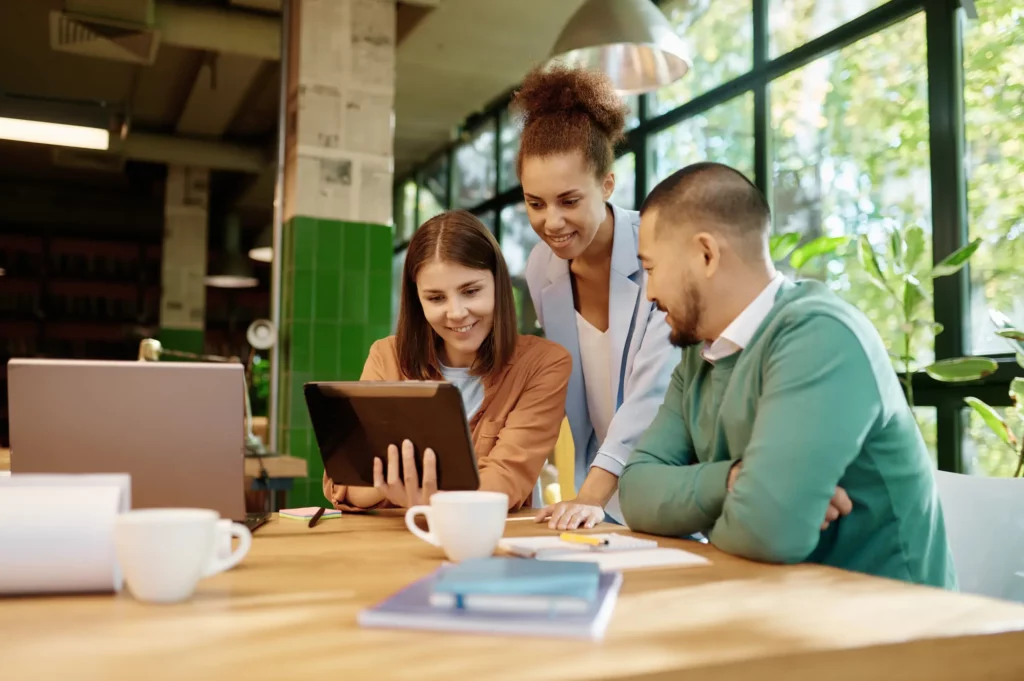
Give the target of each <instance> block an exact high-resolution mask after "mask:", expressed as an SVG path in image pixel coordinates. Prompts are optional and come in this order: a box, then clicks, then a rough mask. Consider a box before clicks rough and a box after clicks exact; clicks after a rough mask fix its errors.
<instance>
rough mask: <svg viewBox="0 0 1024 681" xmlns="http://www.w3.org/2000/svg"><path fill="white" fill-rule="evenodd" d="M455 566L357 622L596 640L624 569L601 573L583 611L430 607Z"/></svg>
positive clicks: (412, 586)
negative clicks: (441, 581) (443, 579)
mask: <svg viewBox="0 0 1024 681" xmlns="http://www.w3.org/2000/svg"><path fill="white" fill-rule="evenodd" d="M451 567H452V566H445V567H441V568H439V569H438V570H437V571H436V572H434V573H433V574H431V575H429V576H427V577H424V578H423V579H421V580H419V581H416V582H413V583H412V584H410V585H409V586H407V587H405V588H404V589H402V590H401V591H399V592H398V593H396V594H394V595H393V596H391V597H389V598H387V599H386V600H384V601H383V602H381V603H379V604H377V605H375V606H373V607H371V608H367V609H365V610H362V611H361V612H360V613H359V615H358V618H357V621H358V622H359V625H360V626H364V627H380V628H385V629H425V630H431V631H449V632H463V633H470V634H510V635H522V636H538V637H543V638H551V637H568V638H589V639H595V640H596V639H601V638H603V637H604V633H605V631H606V630H607V628H608V622H609V621H610V620H611V617H612V611H613V610H614V609H615V602H616V600H617V599H618V594H619V589H620V588H621V586H622V573H621V572H605V573H602V574H601V575H600V576H599V578H598V587H597V595H596V597H595V598H594V600H593V601H592V602H590V603H589V604H587V607H586V608H585V609H584V610H583V611H581V612H553V611H551V610H547V611H545V612H528V611H520V612H507V611H502V612H493V611H486V610H474V609H466V608H440V607H437V606H436V605H432V604H431V602H430V601H431V595H432V594H433V593H434V587H435V585H436V584H437V582H438V580H439V579H440V578H441V577H442V575H443V574H444V572H445V571H446V570H449V569H451Z"/></svg>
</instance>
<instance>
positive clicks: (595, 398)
mask: <svg viewBox="0 0 1024 681" xmlns="http://www.w3.org/2000/svg"><path fill="white" fill-rule="evenodd" d="M576 335H577V336H578V338H579V341H580V364H582V365H583V366H582V368H583V385H584V386H585V388H586V392H587V411H588V412H589V414H590V424H591V425H592V426H593V427H594V433H595V434H596V435H597V440H598V442H604V438H605V436H606V435H608V424H610V423H611V422H612V416H614V414H615V403H614V401H613V400H612V375H611V361H610V360H609V357H608V353H609V352H610V339H609V337H608V332H607V331H598V330H597V329H596V328H594V326H593V325H592V324H591V323H590V322H588V321H587V320H586V319H584V318H583V315H581V314H580V313H579V312H577V313H576Z"/></svg>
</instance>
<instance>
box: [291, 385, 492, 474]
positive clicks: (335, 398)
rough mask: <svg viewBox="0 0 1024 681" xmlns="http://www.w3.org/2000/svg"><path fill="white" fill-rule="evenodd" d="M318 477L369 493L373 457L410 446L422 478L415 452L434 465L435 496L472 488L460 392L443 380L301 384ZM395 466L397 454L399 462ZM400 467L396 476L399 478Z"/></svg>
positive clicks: (469, 442) (469, 447)
mask: <svg viewBox="0 0 1024 681" xmlns="http://www.w3.org/2000/svg"><path fill="white" fill-rule="evenodd" d="M303 391H304V393H305V397H306V407H307V408H308V409H309V419H310V422H311V423H312V426H313V433H314V435H315V436H316V442H317V446H318V447H319V448H320V457H321V459H323V462H324V471H326V472H327V475H328V477H330V478H331V480H333V481H334V482H335V484H338V485H354V486H357V487H373V459H374V458H375V457H380V458H381V460H383V461H384V464H385V468H384V474H385V475H387V454H388V445H391V444H394V445H396V446H398V447H399V452H401V445H402V442H403V441H404V440H411V441H412V443H413V447H414V448H415V452H416V453H415V457H414V458H415V461H416V472H417V474H418V475H419V479H420V481H421V482H422V480H423V451H424V450H425V449H426V448H427V447H430V448H431V449H433V450H434V454H435V455H436V460H437V488H438V490H475V489H478V488H479V486H480V476H479V471H478V470H477V465H476V454H475V452H474V451H473V441H472V440H471V439H470V434H469V424H468V423H467V422H466V412H465V409H464V408H463V406H462V394H461V393H460V392H459V389H458V388H457V387H455V386H454V385H452V384H451V383H446V382H443V381H400V382H388V381H323V382H313V383H306V384H305V385H304V386H303ZM399 464H400V465H401V456H399ZM404 473H405V471H404V466H402V470H401V471H400V472H399V474H400V475H401V476H403V479H404Z"/></svg>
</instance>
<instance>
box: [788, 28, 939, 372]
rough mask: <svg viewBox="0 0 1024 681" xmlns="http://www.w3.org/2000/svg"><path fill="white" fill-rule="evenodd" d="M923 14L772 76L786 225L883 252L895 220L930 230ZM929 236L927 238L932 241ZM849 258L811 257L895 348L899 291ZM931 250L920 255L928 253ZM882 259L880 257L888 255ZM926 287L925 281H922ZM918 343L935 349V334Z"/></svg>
mask: <svg viewBox="0 0 1024 681" xmlns="http://www.w3.org/2000/svg"><path fill="white" fill-rule="evenodd" d="M924 28H925V27H924V15H922V14H918V15H915V16H913V17H911V18H909V19H907V20H905V21H903V22H900V23H899V24H896V25H894V26H890V27H889V28H886V29H884V30H882V31H880V32H878V33H875V34H873V35H871V36H868V37H867V38H864V39H863V40H860V41H858V42H856V43H854V44H852V45H849V46H847V47H845V48H843V49H841V50H838V51H836V52H833V53H832V54H829V55H826V56H824V57H822V58H820V59H818V60H816V61H814V62H811V63H810V64H808V65H807V66H804V67H803V68H800V69H798V70H796V71H792V72H791V73H789V74H787V75H785V76H783V77H782V78H780V79H778V80H776V81H774V82H773V83H772V84H771V87H770V91H769V96H770V101H771V124H772V125H771V129H772V157H771V158H772V182H771V188H772V192H771V198H772V201H771V203H772V210H773V212H774V215H775V228H776V230H777V231H779V232H799V233H800V234H801V235H803V237H804V239H805V240H807V239H812V238H815V237H819V236H843V235H849V236H856V235H858V234H867V235H869V237H870V238H871V240H872V242H874V243H875V244H876V245H877V246H878V250H879V252H883V251H885V247H886V245H887V244H888V234H889V231H888V230H891V229H894V228H899V227H904V226H907V225H918V226H920V227H922V228H923V229H924V231H925V233H926V234H930V232H931V222H932V220H931V183H930V180H929V145H928V135H929V126H928V83H927V79H926V76H927V74H926V72H925V61H926V58H927V56H926V53H925V35H924ZM929 242H930V240H926V242H925V243H926V244H927V243H929ZM847 250H848V255H847V257H845V258H843V257H836V258H832V259H830V260H829V261H826V262H817V263H813V264H812V265H811V267H809V268H808V270H807V271H804V272H802V274H804V275H812V276H817V277H819V278H822V279H825V280H827V281H828V282H829V284H830V285H831V287H832V288H833V289H834V290H835V291H836V292H838V293H839V294H840V295H842V296H843V297H844V298H845V299H846V300H848V301H850V302H853V303H855V304H857V306H858V307H859V308H860V309H861V310H863V311H864V312H865V313H866V314H867V315H868V317H869V318H870V319H871V321H872V322H873V323H874V325H875V327H876V328H878V329H879V331H881V333H882V338H883V340H885V341H886V345H887V346H888V347H889V349H890V351H892V352H899V351H900V350H902V348H900V347H899V343H900V341H901V340H902V339H903V334H902V329H901V321H900V316H899V315H898V314H897V311H896V310H895V309H894V306H895V304H894V302H893V300H894V299H893V297H892V296H890V295H889V294H888V293H887V292H885V291H883V290H881V289H880V288H879V287H878V286H877V285H876V284H875V283H874V281H873V280H872V279H871V278H870V277H869V276H868V275H867V274H866V273H865V271H864V268H863V267H861V266H860V264H859V263H858V262H857V258H856V249H853V248H850V249H847ZM930 259H931V255H930V249H927V248H926V251H925V252H924V253H923V254H922V255H921V257H920V259H919V262H923V263H927V262H930ZM884 262H885V259H883V263H884ZM925 288H927V282H925ZM915 338H916V343H915V347H914V348H913V350H914V352H913V354H914V356H915V357H916V358H917V360H918V361H919V362H921V363H929V362H930V361H931V359H932V357H933V351H932V339H931V337H930V335H929V334H926V333H918V334H916V336H915Z"/></svg>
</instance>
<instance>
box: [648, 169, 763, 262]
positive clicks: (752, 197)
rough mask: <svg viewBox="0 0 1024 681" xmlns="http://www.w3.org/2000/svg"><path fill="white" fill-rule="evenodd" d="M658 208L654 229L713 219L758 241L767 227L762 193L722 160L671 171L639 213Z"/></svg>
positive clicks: (649, 195) (740, 235) (746, 237)
mask: <svg viewBox="0 0 1024 681" xmlns="http://www.w3.org/2000/svg"><path fill="white" fill-rule="evenodd" d="M650 210H657V211H658V224H657V225H656V226H655V230H656V231H659V232H660V231H661V229H662V228H663V226H667V225H674V224H680V223H682V222H684V221H688V222H692V221H694V220H699V221H706V222H711V223H715V224H717V225H719V226H722V227H725V228H726V229H728V230H729V231H730V232H731V233H732V234H733V236H736V237H739V238H740V239H741V240H743V241H747V240H748V239H750V240H753V239H755V238H756V239H757V240H758V243H760V242H761V241H762V240H763V239H765V238H766V237H767V235H768V232H769V231H770V229H771V222H772V215H771V209H770V208H769V207H768V202H767V201H766V200H765V198H764V194H762V193H761V190H760V189H758V188H757V187H756V186H755V185H754V183H753V182H751V181H750V180H749V179H748V178H747V176H746V175H744V174H743V173H741V172H740V171H738V170H736V169H735V168H732V167H730V166H727V165H725V164H723V163H712V162H710V161H703V162H701V163H693V164H690V165H688V166H686V167H685V168H681V169H679V170H677V171H676V172H674V173H672V174H671V175H669V176H668V177H666V178H665V179H664V180H662V181H661V182H659V183H658V185H657V186H656V187H655V188H654V189H652V190H651V193H650V194H648V195H647V198H646V199H645V200H644V203H643V205H642V206H641V207H640V215H643V214H644V213H645V212H647V211H650Z"/></svg>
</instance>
